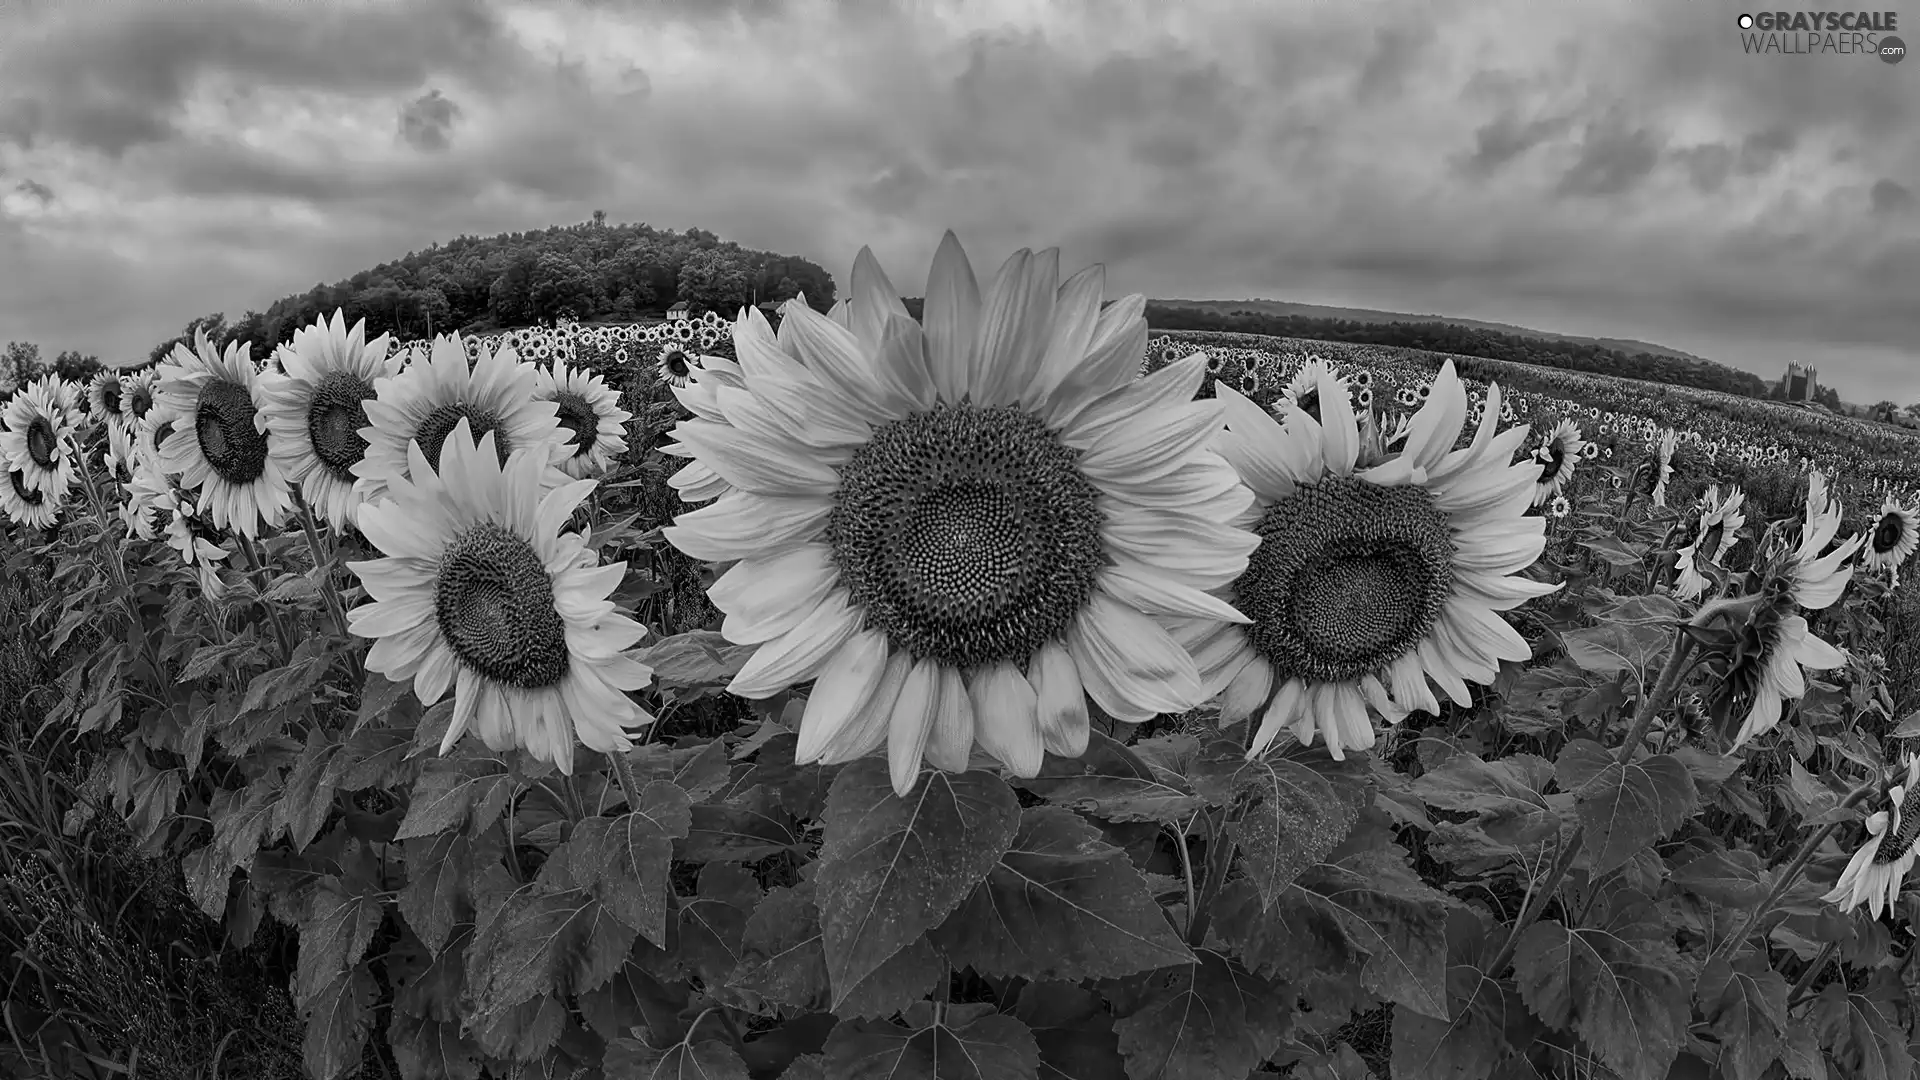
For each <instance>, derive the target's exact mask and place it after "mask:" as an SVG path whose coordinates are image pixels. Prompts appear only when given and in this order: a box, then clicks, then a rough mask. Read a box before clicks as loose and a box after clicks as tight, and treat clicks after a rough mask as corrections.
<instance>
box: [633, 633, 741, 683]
mask: <svg viewBox="0 0 1920 1080" xmlns="http://www.w3.org/2000/svg"><path fill="white" fill-rule="evenodd" d="M753 650H754V646H752V645H735V644H732V643H731V642H729V641H728V640H727V639H726V636H725V635H723V634H721V633H720V632H719V631H717V630H693V631H689V632H688V633H685V634H675V635H673V636H672V637H666V638H661V639H660V640H659V641H658V642H657V643H655V644H654V645H653V646H652V647H651V648H646V649H641V650H640V651H639V652H638V653H637V654H636V657H637V658H638V659H639V661H640V662H641V663H643V664H645V665H647V666H648V667H650V668H652V669H653V677H654V680H655V681H657V682H658V683H660V685H662V686H695V687H707V686H724V685H726V684H727V683H728V682H729V681H731V680H732V679H733V677H734V676H735V675H738V674H739V673H740V669H741V668H742V667H744V666H745V665H746V662H747V660H748V659H749V658H751V657H752V656H753Z"/></svg>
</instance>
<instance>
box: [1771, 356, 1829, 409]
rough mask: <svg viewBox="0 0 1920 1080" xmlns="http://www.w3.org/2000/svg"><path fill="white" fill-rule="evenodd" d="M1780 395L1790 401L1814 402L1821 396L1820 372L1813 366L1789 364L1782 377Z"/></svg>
mask: <svg viewBox="0 0 1920 1080" xmlns="http://www.w3.org/2000/svg"><path fill="white" fill-rule="evenodd" d="M1780 394H1781V396H1782V397H1784V398H1785V399H1786V400H1788V401H1812V400H1813V399H1814V398H1816V397H1818V396H1819V394H1820V370H1819V369H1818V368H1816V367H1813V366H1812V365H1811V364H1796V363H1793V362H1791V361H1789V362H1788V364H1787V373H1786V374H1785V375H1782V376H1781V377H1780Z"/></svg>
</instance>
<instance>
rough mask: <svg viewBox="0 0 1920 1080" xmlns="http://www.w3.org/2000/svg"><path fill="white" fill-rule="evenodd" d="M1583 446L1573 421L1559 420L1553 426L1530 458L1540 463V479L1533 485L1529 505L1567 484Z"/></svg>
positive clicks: (1550, 495) (1585, 447)
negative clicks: (1531, 501) (1531, 499)
mask: <svg viewBox="0 0 1920 1080" xmlns="http://www.w3.org/2000/svg"><path fill="white" fill-rule="evenodd" d="M1586 449H1587V444H1586V443H1585V442H1584V441H1582V440H1581V438H1580V429H1579V427H1577V426H1576V425H1575V424H1574V422H1573V421H1571V420H1562V421H1560V422H1559V423H1558V424H1555V425H1554V426H1553V430H1552V431H1550V432H1548V433H1547V437H1546V439H1545V440H1543V441H1542V442H1541V444H1540V445H1539V447H1538V448H1536V449H1535V450H1534V452H1533V460H1535V461H1537V462H1539V463H1540V478H1539V480H1538V481H1537V482H1536V483H1535V484H1534V486H1533V505H1535V506H1539V505H1540V504H1541V503H1543V502H1546V501H1547V500H1548V499H1551V498H1553V497H1554V496H1555V495H1558V494H1559V493H1560V490H1561V489H1562V488H1564V487H1566V486H1567V482H1568V481H1569V480H1572V479H1573V466H1574V463H1575V462H1577V461H1579V460H1580V457H1581V455H1582V454H1584V453H1586Z"/></svg>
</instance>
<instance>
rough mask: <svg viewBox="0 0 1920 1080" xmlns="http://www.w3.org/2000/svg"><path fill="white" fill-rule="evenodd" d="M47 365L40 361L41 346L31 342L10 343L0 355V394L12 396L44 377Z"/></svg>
mask: <svg viewBox="0 0 1920 1080" xmlns="http://www.w3.org/2000/svg"><path fill="white" fill-rule="evenodd" d="M46 370H47V365H46V364H44V363H42V362H41V360H40V346H38V345H35V344H34V343H33V342H31V341H9V342H7V349H6V351H5V352H4V353H0V394H11V393H13V392H14V391H15V390H18V389H20V388H21V387H23V386H25V385H27V384H28V383H30V382H32V381H33V380H35V379H37V378H39V377H40V376H41V375H44V374H45V373H46Z"/></svg>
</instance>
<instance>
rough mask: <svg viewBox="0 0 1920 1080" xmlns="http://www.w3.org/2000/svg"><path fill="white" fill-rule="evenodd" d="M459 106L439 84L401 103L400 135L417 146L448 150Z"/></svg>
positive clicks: (420, 148)
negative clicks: (448, 141)
mask: <svg viewBox="0 0 1920 1080" xmlns="http://www.w3.org/2000/svg"><path fill="white" fill-rule="evenodd" d="M459 117H460V106H458V105H456V104H454V103H453V101H452V100H451V99H449V98H447V97H445V96H444V95H442V94H441V93H440V91H439V90H438V89H437V88H436V89H433V90H429V91H427V92H426V93H425V94H422V95H420V96H419V97H417V98H415V99H413V100H412V101H409V102H407V103H406V104H405V105H403V106H401V107H400V138H401V139H403V140H405V142H406V143H407V145H408V146H411V147H413V148H414V149H416V150H427V151H435V150H445V149H446V148H447V137H448V135H449V134H451V133H452V131H453V122H454V121H455V120H457V119H459Z"/></svg>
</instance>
